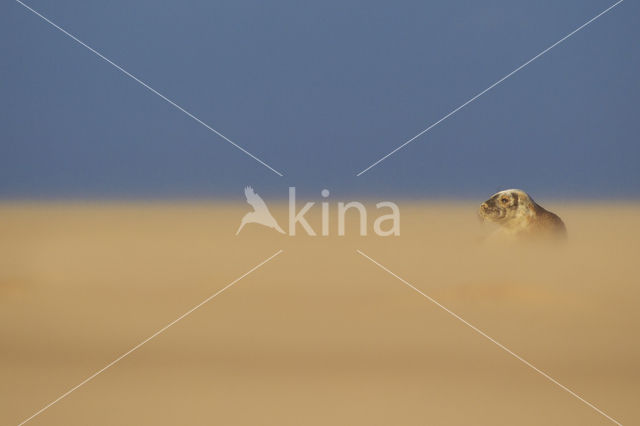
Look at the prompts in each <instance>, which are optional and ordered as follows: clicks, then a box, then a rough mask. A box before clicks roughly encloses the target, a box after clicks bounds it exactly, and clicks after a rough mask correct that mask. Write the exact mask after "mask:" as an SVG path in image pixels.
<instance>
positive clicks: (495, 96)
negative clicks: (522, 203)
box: [0, 0, 640, 199]
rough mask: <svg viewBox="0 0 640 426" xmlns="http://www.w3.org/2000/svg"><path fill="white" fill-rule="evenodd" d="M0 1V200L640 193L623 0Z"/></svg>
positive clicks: (632, 8)
mask: <svg viewBox="0 0 640 426" xmlns="http://www.w3.org/2000/svg"><path fill="white" fill-rule="evenodd" d="M25 3H27V4H28V5H30V6H31V7H33V8H34V9H36V10H38V11H39V12H40V13H42V14H43V15H45V16H47V17H48V18H50V19H51V20H53V21H54V22H56V23H57V24H58V25H60V26H62V27H63V28H65V29H66V30H68V31H69V32H71V33H73V34H74V35H76V36H77V37H78V38H80V39H81V40H83V41H84V42H86V43H87V44H89V45H90V46H92V47H93V48H95V49H96V50H98V51H100V52H101V53H103V54H104V55H105V56H107V57H109V58H110V59H112V60H113V61H114V62H116V63H118V64H119V65H121V66H122V67H124V68H125V69H127V70H128V71H129V72H131V73H132V74H134V75H136V76H137V77H139V78H140V79H142V80H144V81H145V82H147V83H148V84H149V85H151V86H152V87H154V88H155V89H157V90H158V91H160V92H162V93H163V94H165V95H166V96H167V97H169V98H171V99H173V100H174V101H175V102H176V103H178V104H180V105H181V106H183V107H184V108H186V109H187V110H189V111H191V112H192V113H193V114H194V115H196V116H197V117H199V118H200V119H201V120H203V121H204V122H206V123H207V124H209V125H211V126H212V127H214V128H215V129H217V130H219V131H220V132H222V133H223V134H225V135H226V136H227V137H229V138H230V139H232V140H233V141H235V142H236V143H238V144H239V145H241V146H243V147H244V148H246V149H247V150H249V151H250V152H252V153H254V154H255V155H257V156H258V157H260V158H262V159H263V160H264V161H266V162H267V163H269V164H270V165H272V166H273V167H274V168H276V169H278V170H280V171H282V172H283V173H284V175H285V176H284V177H279V176H277V175H275V174H274V173H272V172H271V171H269V170H268V169H266V168H265V167H263V166H262V165H260V164H258V163H257V162H255V161H254V160H252V159H251V158H249V157H247V156H246V155H245V154H243V153H242V152H240V151H238V150H237V149H236V148H234V147H233V146H231V145H230V144H228V143H227V142H225V141H224V140H222V139H221V138H219V137H218V136H216V135H214V134H213V133H211V132H210V131H209V130H207V129H206V128H204V127H203V126H201V125H200V124H198V123H196V122H195V121H194V120H193V119H191V118H189V117H187V116H186V115H185V114H183V113H182V112H180V111H178V110H176V109H175V108H174V107H172V106H171V105H169V104H168V103H166V102H165V101H164V100H162V99H160V98H159V97H158V96H156V95H154V94H152V93H151V92H149V91H148V90H146V89H145V88H143V87H142V86H140V85H139V84H138V83H136V82H134V81H133V80H131V79H130V78H128V77H126V76H125V75H123V74H122V73H121V72H119V71H118V70H116V69H115V68H114V67H112V66H111V65H109V64H107V63H106V62H104V61H103V60H101V59H100V58H98V57H97V56H95V55H94V54H92V53H91V52H89V51H88V50H87V49H85V48H83V47H81V46H80V45H78V44H77V43H75V42H74V41H73V40H71V39H70V38H68V37H67V36H65V35H64V34H62V33H61V32H59V31H58V30H56V29H54V28H53V27H52V26H50V25H49V24H47V23H46V22H44V21H43V20H41V19H40V18H38V17H37V16H36V15H34V14H33V13H31V12H29V11H28V10H27V9H25V8H24V7H22V6H21V5H20V4H18V3H17V2H14V1H7V2H2V4H1V5H0V48H1V51H2V56H3V60H2V61H1V62H0V100H1V102H0V128H1V134H0V198H4V199H13V198H36V199H37V198H101V197H105V198H138V197H140V198H166V197H169V198H173V197H185V198H192V197H206V198H218V197H227V196H232V197H241V194H242V188H243V187H244V186H245V185H253V186H254V187H256V189H257V190H258V192H260V193H262V194H266V195H272V196H275V195H281V196H286V188H287V186H294V185H295V186H297V187H298V188H299V189H298V191H299V193H302V194H304V193H308V194H310V195H314V196H316V198H317V197H318V194H319V192H320V190H321V189H322V188H329V189H331V191H332V193H333V194H344V195H347V194H364V195H369V196H389V195H391V194H393V195H395V196H398V197H400V196H402V197H452V198H468V197H471V198H480V199H481V198H484V197H485V196H486V195H488V194H490V193H492V192H495V190H498V189H503V188H507V187H520V188H523V189H525V190H528V191H529V192H531V193H532V194H533V195H534V196H545V197H560V198H584V197H608V198H609V197H613V198H628V197H633V198H638V197H640V167H638V166H639V162H640V146H639V144H638V141H639V138H638V135H639V134H640V120H639V119H638V112H639V106H640V49H638V40H640V26H638V25H637V21H638V17H639V16H640V6H639V5H638V4H637V3H636V2H632V1H625V2H623V3H622V4H620V5H619V6H617V7H616V8H614V9H613V10H612V11H611V12H609V13H607V14H606V15H604V16H602V17H601V18H600V19H598V20H597V21H595V22H594V23H593V24H591V25H590V26H588V27H586V28H585V29H584V30H582V31H581V32H579V33H577V34H576V35H575V36H573V37H572V38H570V39H568V40H567V41H566V42H564V43H563V44H561V45H559V46H557V47H556V48H555V49H553V50H551V51H550V52H549V53H547V54H546V55H544V56H543V57H541V58H540V59H538V60H537V61H535V62H533V63H532V64H530V65H529V66H527V67H526V68H524V69H523V70H522V71H520V72H519V73H517V74H515V75H514V76H513V77H511V78H510V79H508V80H506V81H505V82H504V83H502V84H501V85H499V86H497V87H496V88H494V89H493V90H491V91H490V92H488V93H487V94H485V95H484V96H482V97H481V98H479V99H478V100H477V101H475V102H474V103H472V104H470V105H469V106H467V107H465V108H464V109H463V110H461V111H460V112H458V113H457V114H455V115H454V116H452V117H450V118H449V119H448V120H446V121H444V122H442V123H441V124H440V125H438V126H437V127H435V128H434V129H433V130H432V131H430V132H428V133H427V134H425V135H423V136H422V137H421V138H419V139H417V140H416V141H415V142H413V143H412V144H410V145H409V146H407V147H406V148H405V149H403V150H401V151H399V152H398V153H397V154H395V155H394V156H392V157H390V158H389V159H388V160H386V161H385V162H383V163H381V164H379V165H378V166H376V167H375V168H373V169H371V170H370V171H369V172H367V173H366V174H364V175H362V176H360V177H356V176H355V175H356V173H357V172H359V171H360V170H362V169H364V168H365V167H367V166H368V165H369V164H371V163H372V162H374V161H375V160H377V159H378V158H380V157H381V156H383V155H384V154H386V153H388V152H389V151H391V150H392V149H394V148H395V147H396V146H398V145H400V144H401V143H403V142H404V141H405V140H407V139H409V138H410V137H412V136H414V135H415V134H417V133H418V132H420V131H421V130H422V129H424V128H425V127H427V126H429V125H430V124H432V123H433V122H435V121H436V120H438V119H439V118H441V117H442V116H443V115H445V114H446V113H448V112H449V111H451V110H452V109H454V108H456V107H457V106H459V105H460V104H462V103H463V102H465V101H466V100H468V99H469V98H470V97H472V96H473V95H475V94H476V93H478V92H480V91H481V90H483V89H485V88H486V87H487V86H489V85H490V84H492V83H493V82H495V81H496V80H498V79H499V78H500V77H502V76H504V75H505V74H507V73H509V72H510V71H512V70H513V69H515V68H516V67H517V66H519V65H520V64H522V63H523V62H525V61H527V60H528V59H530V58H531V57H533V56H534V55H536V54H537V53H538V52H540V51H541V50H543V49H544V48H546V47H548V46H549V45H551V44H552V43H554V42H556V41H557V40H559V39H560V38H562V37H563V36H565V35H566V34H568V33H569V32H571V31H572V30H574V29H575V28H577V27H578V26H580V25H582V24H583V23H584V22H586V21H588V20H589V19H591V18H592V17H593V16H595V15H597V14H598V13H599V12H601V11H602V10H604V9H606V8H607V7H609V6H610V5H611V4H613V3H614V2H613V1H601V0H589V1H584V0H580V1H562V2H558V1H536V2H530V1H514V0H508V1H501V0H496V1H486V2H477V1H439V2H424V1H401V2H393V3H392V2H382V1H357V2H356V1H323V2H295V1H290V2H289V1H273V2H263V1H237V0H233V1H209V0H207V1H204V0H202V1H200V0H198V1H196V0H188V1H180V2H178V1H174V2H158V1H146V0H145V1H133V2H132V1H121V0H115V1H110V2H94V1H79V0H73V1H72V0H58V1H56V2H50V1H44V0H28V1H25Z"/></svg>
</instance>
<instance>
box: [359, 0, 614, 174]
mask: <svg viewBox="0 0 640 426" xmlns="http://www.w3.org/2000/svg"><path fill="white" fill-rule="evenodd" d="M623 1H624V0H619V1H618V2H616V3H614V4H612V5H611V6H609V7H608V8H606V9H605V10H603V11H602V12H600V13H599V14H597V15H596V16H594V17H593V18H591V19H589V20H588V21H587V22H585V23H584V24H582V25H580V26H579V27H578V28H576V29H575V30H573V31H571V32H570V33H569V34H567V35H566V36H564V37H562V38H561V39H560V40H558V41H556V42H555V43H553V44H552V45H551V46H549V47H547V48H546V49H544V50H543V51H542V52H540V53H538V54H537V55H536V56H534V57H533V58H531V59H529V60H528V61H527V62H525V63H524V64H522V65H520V66H519V67H518V68H516V69H515V70H513V71H511V72H510V73H509V74H507V75H505V76H504V77H502V78H501V79H500V80H498V81H496V82H495V83H493V84H492V85H491V86H489V87H487V88H486V89H484V90H483V91H482V92H480V93H478V94H477V95H475V96H474V97H472V98H471V99H469V100H468V101H466V102H465V103H463V104H462V105H460V106H459V107H457V108H456V109H454V110H453V111H451V112H450V113H448V114H447V115H445V116H444V117H442V118H441V119H440V120H438V121H436V122H435V123H433V124H432V125H430V126H429V127H427V128H426V129H424V130H423V131H421V132H420V133H418V134H417V135H415V136H414V137H412V138H411V139H409V140H408V141H406V142H405V143H403V144H402V145H400V146H398V147H397V148H396V149H394V150H393V151H391V152H390V153H388V154H387V155H385V156H384V157H382V158H380V159H379V160H378V161H376V162H375V163H372V164H371V165H369V167H367V168H366V169H364V170H362V171H360V173H358V174H357V175H356V176H360V175H362V174H364V173H366V172H367V171H368V170H370V169H371V168H373V167H375V166H377V165H378V164H380V163H381V162H383V161H384V160H386V159H387V158H389V157H391V156H392V155H393V154H395V153H396V152H398V151H400V150H401V149H402V148H404V147H405V146H407V145H409V144H410V143H411V142H413V141H414V140H416V139H418V138H419V137H420V136H422V135H424V134H425V133H427V132H428V131H429V130H431V129H433V128H434V127H436V126H437V125H438V124H440V123H442V122H443V121H444V120H446V119H447V118H449V117H451V116H452V115H453V114H455V113H456V112H458V111H460V110H461V109H462V108H464V107H466V106H467V105H469V104H470V103H471V102H473V101H475V100H476V99H478V98H479V97H480V96H482V95H484V94H485V93H487V92H488V91H489V90H491V89H493V88H494V87H496V86H497V85H499V84H500V83H502V82H503V81H505V80H506V79H508V78H509V77H511V76H512V75H514V74H515V73H517V72H518V71H520V70H521V69H523V68H524V67H526V66H527V65H529V64H530V63H531V62H533V61H535V60H536V59H538V58H539V57H541V56H542V55H544V54H545V53H547V52H548V51H550V50H551V49H553V48H554V47H556V46H557V45H559V44H560V43H562V42H563V41H565V40H566V39H568V38H569V37H571V36H572V35H574V34H575V33H577V32H578V31H580V30H581V29H583V28H584V27H586V26H587V25H589V24H590V23H592V22H593V21H595V20H596V19H598V18H599V17H601V16H602V15H604V14H605V13H607V12H609V11H610V10H611V9H613V8H614V7H616V6H617V5H619V4H620V3H622V2H623Z"/></svg>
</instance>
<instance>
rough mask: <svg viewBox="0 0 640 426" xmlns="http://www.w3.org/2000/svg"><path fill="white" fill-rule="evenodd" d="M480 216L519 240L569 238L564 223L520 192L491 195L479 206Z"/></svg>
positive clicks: (513, 191)
mask: <svg viewBox="0 0 640 426" xmlns="http://www.w3.org/2000/svg"><path fill="white" fill-rule="evenodd" d="M478 214H479V216H480V218H482V219H483V220H488V221H491V222H494V223H496V224H498V225H500V226H501V227H502V229H503V231H504V232H506V233H508V234H512V235H514V236H517V237H525V236H527V237H556V238H557V237H559V238H565V237H566V228H565V226H564V223H563V222H562V219H560V218H559V217H558V216H557V215H556V214H554V213H551V212H550V211H548V210H545V209H544V208H542V207H541V206H539V205H538V204H536V202H535V201H533V199H532V198H531V197H530V196H529V194H527V193H526V192H524V191H522V190H520V189H507V190H505V191H500V192H498V193H496V194H494V195H492V196H491V197H490V198H489V199H488V200H487V201H485V202H484V203H482V204H481V205H480V210H479V211H478Z"/></svg>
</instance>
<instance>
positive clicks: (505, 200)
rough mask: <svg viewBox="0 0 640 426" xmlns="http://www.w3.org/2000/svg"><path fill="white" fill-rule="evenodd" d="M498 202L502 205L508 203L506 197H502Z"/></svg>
mask: <svg viewBox="0 0 640 426" xmlns="http://www.w3.org/2000/svg"><path fill="white" fill-rule="evenodd" d="M500 201H502V204H507V203H508V202H509V199H508V198H507V197H502V198H501V199H500Z"/></svg>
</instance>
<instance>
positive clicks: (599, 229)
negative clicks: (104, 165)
mask: <svg viewBox="0 0 640 426" xmlns="http://www.w3.org/2000/svg"><path fill="white" fill-rule="evenodd" d="M399 204H400V206H401V210H402V217H401V236H400V237H387V238H381V237H377V236H368V237H360V236H357V235H347V236H345V237H338V236H330V237H315V238H311V237H304V236H296V237H290V236H286V235H280V234H278V233H276V232H275V231H273V230H269V229H266V228H261V227H259V226H257V225H248V226H247V227H246V228H245V229H244V230H243V231H242V233H241V234H240V235H239V236H237V237H236V236H234V233H235V231H236V229H237V227H238V225H239V223H240V218H241V217H242V215H243V214H244V213H245V212H246V211H247V208H248V206H246V205H241V204H238V205H232V204H207V203H187V202H181V203H146V204H145V203H130V204H123V203H67V204H55V203H22V204H20V203H4V204H0V342H1V343H0V378H1V380H0V424H8V425H11V424H18V423H20V422H21V421H22V420H24V419H26V418H28V417H29V416H31V415H32V414H34V413H35V412H37V411H38V410H39V409H41V408H42V407H44V406H45V405H46V404H48V403H49V402H51V401H52V400H54V399H56V398H57V397H59V396H60V395H61V394H63V393H64V392H66V391H67V390H69V389H70V388H72V387H73V386H75V385H77V384H78V383H80V382H81V381H83V380H84V379H86V378H87V377H89V376H90V375H91V374H93V373H94V372H96V371H98V370H100V369H101V368H103V367H104V366H105V365H107V364H108V363H109V362H111V361H113V360H114V359H116V358H117V357H118V356H120V355H121V354H123V353H125V352H127V351H128V350H129V349H131V348H132V347H134V346H135V345H136V344H138V343H140V342H141V341H143V340H144V339H146V338H147V337H149V336H150V335H152V334H153V333H155V332H156V331H157V330H159V329H161V328H162V327H164V326H165V325H166V324H168V323H170V322H171V321H173V320H175V319H176V318H177V317H179V316H180V315H181V314H183V313H184V312H186V311H188V310H189V309H191V308H192V307H193V306H195V305H197V304H198V303H200V302H201V301H203V300H204V299H206V298H207V297H209V296H210V295H212V294H214V293H215V292H217V291H219V290H220V289H221V288H223V287H224V286H226V285H227V284H229V283H230V282H232V281H233V280H235V279H236V278H238V277H240V276H242V275H243V274H244V273H245V272H247V271H248V270H250V269H251V268H252V267H254V266H255V265H257V264H259V263H260V262H262V261H263V260H264V259H266V258H268V257H269V256H271V255H273V254H274V253H276V252H277V251H278V250H283V252H282V253H281V254H280V255H279V256H277V257H276V258H274V259H273V260H272V261H270V262H268V263H267V264H265V265H264V266H262V267H261V268H259V269H258V270H256V271H254V272H253V273H251V274H250V275H248V276H246V277H245V278H243V279H242V280H240V281H239V282H237V283H236V284H234V285H233V286H231V287H230V288H228V289H227V290H226V291H225V292H223V293H221V294H220V295H218V296H217V297H216V298H214V299H212V300H211V301H210V302H209V303H207V304H205V305H204V306H202V307H201V308H199V309H198V310H196V311H195V312H193V313H192V314H191V315H189V316H188V317H186V318H184V319H183V320H181V321H180V322H178V323H177V324H175V325H173V326H172V327H170V328H169V329H168V330H167V331H165V332H164V333H162V334H160V335H158V336H157V337H156V338H155V339H153V340H151V341H149V342H148V343H146V344H145V345H143V346H142V347H141V348H140V349H138V350H136V351H135V352H133V353H131V354H130V355H129V356H127V357H126V358H124V359H122V360H121V361H120V362H118V363H117V364H115V365H113V366H112V367H111V368H109V369H108V370H106V371H104V372H103V373H102V374H100V375H98V376H97V377H95V379H93V380H92V381H90V382H88V383H86V384H85V385H84V386H82V387H80V388H78V389H77V390H76V391H74V392H73V393H71V394H70V395H69V396H68V397H66V398H64V399H63V400H61V401H59V402H58V403H56V404H55V405H53V406H52V407H50V408H49V409H48V410H46V411H44V412H42V413H41V414H40V415H39V416H37V417H35V418H33V419H32V420H31V421H30V422H29V424H33V425H39V424H42V425H45V424H46V425H88V424H90V425H114V424H126V425H140V424H146V425H174V424H190V425H211V424H223V425H330V424H340V425H393V424H401V425H425V424H438V425H469V424H474V425H514V424H519V425H543V424H563V425H598V424H602V425H606V424H613V423H612V422H611V421H610V420H608V419H607V418H606V417H604V416H603V415H601V414H599V413H598V412H597V411H595V410H594V409H593V408H591V407H589V406H588V405H586V404H585V403H583V402H581V401H580V400H578V399H577V398H575V397H574V396H572V395H570V394H569V393H568V392H566V391H565V390H563V389H561V388H560V387H559V386H557V385H556V384H554V383H552V382H550V381H549V380H548V379H546V378H545V377H543V376H542V375H541V374H539V373H537V372H536V371H534V370H532V369H531V368H530V367H528V366H526V365H525V364H523V363H522V362H521V361H519V360H517V359H516V358H514V357H513V356H512V355H510V354H508V353H507V352H505V351H504V350H503V349H501V348H500V347H498V346H497V345H496V344H494V343H492V342H491V341H489V340H488V339H486V338H485V337H483V336H481V335H479V334H478V333H477V332H476V331H474V330H472V329H471V328H469V327H468V326H466V325H465V324H463V323H462V322H460V321H459V320H458V319H456V318H454V317H453V316H451V315H450V314H449V313H447V312H445V311H444V310H443V309H442V308H441V307H439V306H437V305H435V304H434V303H433V302H431V301H430V300H428V299H427V298H425V297H423V296H422V295H420V294H418V293H417V292H416V291H414V290H413V289H411V288H409V287H408V286H407V285H405V284H404V283H402V282H401V281H400V280H398V279H397V278H395V277H393V276H391V275H390V274H388V273H387V272H385V271H383V270H382V269H380V268H379V267H378V266H376V265H375V264H373V263H372V262H371V261H369V260H367V259H366V258H364V257H363V256H361V255H359V254H358V253H357V252H356V250H357V249H359V250H361V251H362V252H363V253H366V254H367V255H368V256H370V257H371V258H373V259H375V260H377V261H378V262H380V263H381V264H383V265H385V266H386V267H388V268H389V269H390V270H391V271H393V272H394V273H396V274H397V275H399V276H400V277H402V278H403V279H405V280H406V281H408V282H409V283H411V284H412V285H414V286H415V287H417V288H419V289H420V290H421V291H423V292H424V293H425V294H427V295H428V296H429V297H432V298H434V299H435V300H437V301H438V302H439V303H441V304H442V305H443V306H446V307H447V308H448V309H450V310H451V311H453V312H455V313H456V314H458V315H460V316H461V317H462V318H464V319H465V320H466V321H468V322H469V323H471V324H473V325H474V326H476V327H478V328H479V329H481V330H483V331H484V332H485V333H487V334H488V335H489V336H491V337H492V338H494V339H496V340H497V341H499V342H500V343H502V344H503V345H505V346H506V347H508V348H509V349H510V350H512V351H513V352H515V353H517V354H518V355H520V356H522V357H523V358H525V359H526V360H528V361H529V362H531V363H532V364H533V365H535V366H536V367H537V368H539V369H541V370H543V371H544V372H546V373H547V374H549V375H550V376H551V377H553V378H554V379H555V380H557V381H559V382H560V383H562V384H563V385H565V386H567V387H568V388H570V389H571V390H573V391H574V392H576V393H577V394H579V395H580V396H581V397H582V398H584V399H585V400H587V401H589V402H590V403H592V404H594V405H595V406H596V407H598V408H599V409H601V410H602V411H604V412H606V413H607V414H608V415H610V416H611V417H613V418H615V419H616V420H618V421H619V422H621V423H623V424H637V423H638V422H640V409H639V408H638V404H637V402H638V396H639V395H640V342H639V339H638V335H639V332H640V327H639V326H640V310H639V309H638V301H639V298H640V290H639V280H638V278H637V264H638V251H639V250H638V248H639V245H640V243H639V241H640V225H639V224H638V215H639V213H640V205H637V204H636V205H633V204H618V205H613V206H612V205H610V204H604V203H573V204H566V203H564V204H561V203H557V204H556V205H549V206H545V207H550V208H551V209H552V210H553V211H555V212H557V213H559V214H560V215H561V216H562V217H563V219H564V220H565V221H566V223H567V227H568V229H569V234H570V241H569V244H567V245H566V246H564V247H559V248H540V247H533V246H524V247H522V246H517V247H514V246H497V247H496V246H487V245H486V244H482V243H481V240H482V238H483V236H485V235H486V233H487V232H488V229H487V227H486V226H483V225H481V224H480V223H479V222H478V221H477V220H476V217H475V206H474V205H473V204H471V203H462V202H459V203H453V202H451V203H446V202H439V203H417V202H413V203H399ZM272 211H273V213H274V216H275V217H276V218H278V220H279V221H280V222H281V225H283V227H285V225H286V220H285V218H286V217H287V213H286V208H285V206H276V207H275V208H274V207H273V206H272ZM371 211H372V212H374V211H375V210H374V209H373V210H371ZM612 218H614V220H612ZM312 219H313V224H314V226H317V228H318V229H319V225H318V224H319V218H318V217H317V214H316V217H313V218H312ZM354 220H355V219H354ZM332 221H333V218H332ZM372 222H373V219H372V220H371V221H370V224H369V225H370V226H371V225H372ZM334 225H335V221H333V223H332V227H333V226H334ZM356 230H357V223H355V222H353V223H352V224H351V225H349V224H348V227H347V232H348V233H349V234H351V233H350V231H356ZM332 232H334V233H335V228H332Z"/></svg>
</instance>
